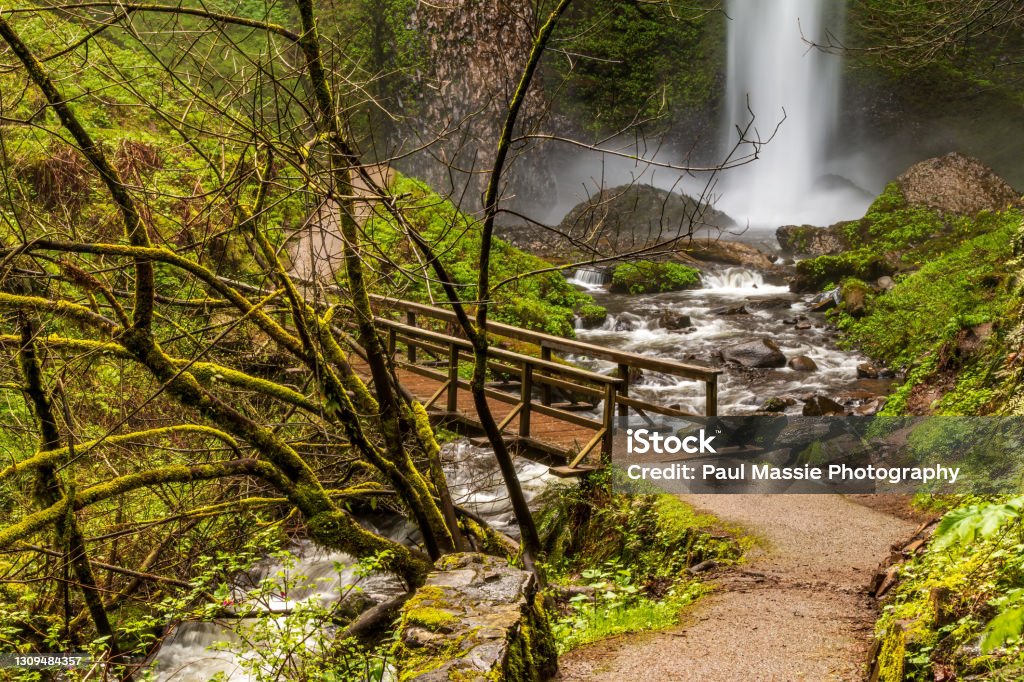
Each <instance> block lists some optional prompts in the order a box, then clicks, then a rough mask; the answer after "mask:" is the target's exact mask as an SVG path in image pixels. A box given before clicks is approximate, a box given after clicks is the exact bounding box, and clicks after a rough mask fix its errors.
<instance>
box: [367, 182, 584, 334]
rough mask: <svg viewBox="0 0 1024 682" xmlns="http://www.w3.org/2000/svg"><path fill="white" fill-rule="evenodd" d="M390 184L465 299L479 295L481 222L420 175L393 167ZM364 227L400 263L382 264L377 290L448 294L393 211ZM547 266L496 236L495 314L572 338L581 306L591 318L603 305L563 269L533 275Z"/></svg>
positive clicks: (423, 297) (426, 296) (424, 296)
mask: <svg viewBox="0 0 1024 682" xmlns="http://www.w3.org/2000/svg"><path fill="white" fill-rule="evenodd" d="M391 189H392V191H393V192H394V193H395V194H396V195H398V196H400V197H401V198H400V200H399V206H400V208H401V210H402V211H403V212H404V215H405V218H406V219H407V220H408V221H409V223H410V224H411V226H412V227H413V229H415V230H416V231H417V232H418V233H419V234H420V236H422V237H423V238H424V240H426V241H427V242H429V243H430V244H431V248H432V249H433V250H434V252H435V253H436V254H437V256H438V258H439V260H441V261H442V262H443V263H444V266H445V269H446V270H447V271H448V273H449V274H450V275H451V277H452V279H454V280H455V282H456V284H457V286H458V289H459V293H460V295H461V298H462V300H466V301H473V300H476V298H477V297H476V281H477V266H476V263H477V254H478V251H479V248H480V228H481V226H480V223H479V222H477V221H476V220H474V219H473V218H472V217H470V216H468V215H466V214H465V213H462V212H460V211H459V210H458V209H457V208H456V207H455V206H454V205H453V204H452V203H451V202H450V201H448V200H447V199H445V198H443V197H441V196H439V195H438V194H437V193H435V192H434V191H433V190H431V189H430V188H429V187H428V186H427V185H426V184H424V183H422V182H420V181H419V180H414V179H412V178H408V177H405V176H402V175H398V174H396V176H395V179H394V181H393V182H392V185H391ZM366 232H367V234H368V235H369V236H370V237H371V239H372V240H373V241H374V242H375V243H376V247H375V248H376V249H378V250H379V253H380V254H386V255H387V256H388V257H389V258H390V259H392V260H394V261H396V262H397V263H398V264H399V265H400V266H401V267H400V268H386V269H385V271H384V272H383V273H382V276H381V277H380V278H379V280H378V281H377V283H376V284H375V287H376V288H377V289H378V290H382V291H383V290H388V291H391V292H394V293H396V294H398V295H401V296H402V297H403V298H407V299H411V300H415V301H422V302H430V301H431V300H432V299H433V300H435V301H436V300H441V301H443V300H446V296H445V294H444V292H443V291H442V290H441V288H440V287H439V286H438V285H437V284H436V278H435V277H434V275H433V273H432V272H430V273H427V276H426V277H424V272H423V268H422V266H421V264H420V258H421V257H422V254H418V253H416V252H414V251H413V248H412V246H411V245H410V244H409V241H408V240H407V239H406V238H405V237H404V235H403V234H402V233H401V232H400V230H399V229H397V228H396V226H395V223H394V219H393V218H392V217H391V216H390V215H386V214H385V213H384V212H383V211H378V212H377V213H376V214H375V215H374V216H373V217H372V218H371V219H370V220H369V221H368V222H367V225H366ZM549 268H551V264H550V263H548V262H547V261H544V260H543V259H541V258H538V257H537V256H533V255H531V254H528V253H526V252H524V251H521V250H519V249H517V248H515V247H514V246H512V245H511V244H509V243H508V242H505V241H503V240H501V239H494V240H493V242H492V253H491V281H492V283H493V286H495V287H496V288H495V290H494V291H493V292H492V299H493V301H494V302H495V305H494V307H493V308H492V312H491V318H492V319H493V320H496V321H498V322H506V323H508V324H514V325H517V326H521V327H526V328H528V329H533V330H536V331H541V332H546V333H549V334H555V335H558V336H566V337H571V336H573V335H574V329H575V317H576V314H577V312H580V313H581V314H584V315H587V316H591V317H596V316H599V315H600V314H601V313H602V312H603V310H600V306H596V305H595V304H594V301H593V299H592V298H591V297H590V296H588V295H587V294H585V293H583V292H581V291H579V290H577V289H576V288H575V287H573V286H572V285H571V284H569V283H568V282H567V281H566V279H565V277H564V276H563V275H562V274H561V273H560V272H558V271H550V272H540V273H539V274H531V273H535V272H536V271H539V270H545V269H549Z"/></svg>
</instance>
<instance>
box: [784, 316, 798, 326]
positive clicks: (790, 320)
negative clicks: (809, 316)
mask: <svg viewBox="0 0 1024 682" xmlns="http://www.w3.org/2000/svg"><path fill="white" fill-rule="evenodd" d="M796 323H797V320H796V318H794V317H787V318H786V319H784V320H783V321H782V324H789V325H793V324H796Z"/></svg>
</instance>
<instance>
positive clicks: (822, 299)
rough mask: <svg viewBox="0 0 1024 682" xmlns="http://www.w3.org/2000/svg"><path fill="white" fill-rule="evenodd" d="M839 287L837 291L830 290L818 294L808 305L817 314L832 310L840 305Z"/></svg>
mask: <svg viewBox="0 0 1024 682" xmlns="http://www.w3.org/2000/svg"><path fill="white" fill-rule="evenodd" d="M839 300H840V299H839V287H836V288H835V289H829V290H828V291H825V292H823V293H820V294H818V295H817V296H815V297H814V298H812V299H811V301H810V303H809V304H808V305H809V306H810V308H811V310H812V311H814V312H816V313H823V312H825V311H826V310H831V309H832V308H835V307H836V306H837V305H839Z"/></svg>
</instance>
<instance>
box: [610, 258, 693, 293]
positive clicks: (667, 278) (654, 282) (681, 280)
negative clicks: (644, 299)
mask: <svg viewBox="0 0 1024 682" xmlns="http://www.w3.org/2000/svg"><path fill="white" fill-rule="evenodd" d="M699 286H700V271H699V270H697V269H695V268H691V267H688V266H686V265H680V264H679V263H662V262H656V261H649V260H640V261H634V262H631V263H621V264H619V265H617V266H616V267H615V270H614V271H613V272H612V282H611V290H612V291H613V292H616V293H629V294H660V293H664V292H667V291H681V290H683V289H694V288H696V287H699Z"/></svg>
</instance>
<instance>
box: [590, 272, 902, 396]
mask: <svg viewBox="0 0 1024 682" xmlns="http://www.w3.org/2000/svg"><path fill="white" fill-rule="evenodd" d="M572 281H573V282H574V283H576V284H577V285H578V286H581V287H583V288H585V289H587V290H588V292H589V293H590V294H591V295H592V296H593V297H594V298H595V300H596V301H597V302H598V303H599V304H601V305H603V306H605V307H606V308H607V309H608V318H607V320H605V322H604V324H603V325H602V326H600V327H599V328H596V329H577V330H576V335H577V337H578V338H579V339H581V340H584V341H588V342H590V343H594V344H597V345H601V346H609V347H612V348H617V349H620V350H625V351H629V352H632V353H638V354H642V355H649V356H652V357H657V358H665V359H670V360H676V361H679V362H691V363H694V364H699V365H705V366H707V365H711V366H716V367H720V366H722V362H721V360H720V359H719V357H718V353H719V352H720V351H721V350H722V348H723V347H725V346H728V345H730V344H737V343H742V342H746V341H754V340H757V339H770V340H772V341H774V342H775V343H776V344H777V345H778V346H779V348H780V349H781V351H782V352H783V353H784V354H785V355H786V357H787V358H793V357H795V356H800V355H803V356H806V357H808V358H810V359H811V360H813V361H814V363H815V364H816V365H817V367H818V369H817V370H816V371H813V372H798V371H794V370H792V369H790V368H788V367H785V368H781V369H744V368H741V367H736V366H729V367H727V368H726V371H725V373H724V374H723V375H722V376H721V377H720V379H719V406H720V412H721V414H731V415H740V414H749V413H752V412H756V411H758V409H759V408H760V407H761V406H762V405H763V403H764V401H765V400H766V399H768V398H771V397H786V398H791V399H792V400H794V401H795V402H794V403H793V404H792V405H790V406H789V407H788V408H787V409H786V411H787V412H788V413H791V414H800V412H801V410H802V403H801V400H800V399H801V398H803V397H807V396H810V395H824V396H828V397H831V398H833V399H836V400H838V401H839V402H843V403H846V404H849V406H851V407H856V406H857V405H858V404H859V403H861V402H864V401H868V400H870V399H872V398H873V397H874V396H878V395H884V394H885V393H886V392H887V390H888V383H889V382H886V381H880V380H877V379H861V378H858V376H857V366H858V365H859V364H861V363H864V362H866V361H867V359H866V358H865V357H864V356H862V355H860V354H858V353H855V352H850V351H845V350H841V349H840V348H839V347H838V345H837V343H836V342H837V337H836V333H835V330H834V328H832V327H831V326H830V325H828V324H827V323H826V321H825V315H824V313H815V312H811V306H810V302H811V300H812V299H813V298H814V297H813V296H808V295H800V294H794V293H791V292H790V291H789V288H788V287H786V286H778V285H773V284H769V283H766V282H765V281H764V278H763V277H762V275H761V274H760V273H758V272H755V271H753V270H748V269H745V268H739V267H723V268H719V269H717V270H710V271H708V272H706V273H705V275H704V280H703V287H702V288H700V289H693V290H688V291H680V292H674V293H664V294H652V295H641V296H634V295H628V294H612V293H609V292H608V291H607V290H606V288H605V287H604V286H603V283H602V282H603V278H602V277H601V273H598V272H596V271H583V272H577V273H576V274H575V275H574V277H573V279H572ZM666 313H669V314H684V315H688V316H689V317H690V320H691V325H690V327H689V329H690V330H692V331H686V330H683V331H674V330H672V329H668V328H665V326H664V325H663V324H662V317H663V316H664V315H665V314H666ZM577 361H578V362H580V363H581V364H583V365H584V366H587V368H588V369H592V370H595V371H602V372H611V371H612V370H613V369H614V367H613V365H612V364H611V363H606V362H602V361H594V360H589V359H584V358H578V359H577ZM630 392H631V393H633V394H635V395H637V396H639V397H641V398H643V399H648V400H653V401H656V402H659V403H661V404H665V405H673V404H677V405H680V406H681V407H682V408H683V409H687V410H692V411H696V412H698V413H702V412H703V409H704V386H703V384H701V383H698V382H693V381H680V380H678V379H675V378H674V377H669V376H666V375H662V374H655V373H645V374H644V376H643V377H642V378H641V379H640V381H639V382H638V383H637V384H636V385H635V386H634V385H633V384H631V385H630Z"/></svg>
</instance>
